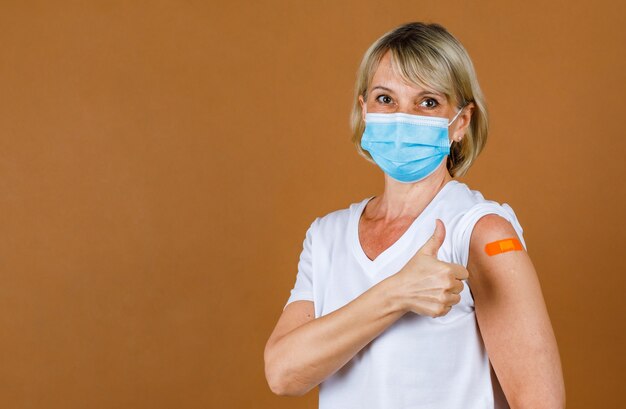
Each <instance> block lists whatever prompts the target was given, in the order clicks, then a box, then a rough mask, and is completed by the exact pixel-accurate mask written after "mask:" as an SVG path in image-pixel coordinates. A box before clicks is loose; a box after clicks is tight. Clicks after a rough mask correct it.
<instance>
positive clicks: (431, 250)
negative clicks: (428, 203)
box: [417, 219, 446, 257]
mask: <svg viewBox="0 0 626 409" xmlns="http://www.w3.org/2000/svg"><path fill="white" fill-rule="evenodd" d="M435 223H436V226H435V232H434V233H433V235H432V236H430V239H428V241H427V242H426V243H424V245H423V246H422V248H421V249H419V250H418V251H417V252H418V253H419V254H425V255H427V256H432V257H437V252H438V251H439V247H441V245H442V244H443V240H444V239H445V238H446V226H444V224H443V222H442V221H441V220H440V219H437V220H436V221H435Z"/></svg>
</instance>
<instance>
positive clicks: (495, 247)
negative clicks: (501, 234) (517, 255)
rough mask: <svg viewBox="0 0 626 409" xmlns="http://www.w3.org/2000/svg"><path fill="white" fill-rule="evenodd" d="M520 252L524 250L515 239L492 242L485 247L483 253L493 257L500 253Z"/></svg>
mask: <svg viewBox="0 0 626 409" xmlns="http://www.w3.org/2000/svg"><path fill="white" fill-rule="evenodd" d="M521 250H524V247H523V246H522V243H520V241H519V240H518V239H517V238H515V237H511V238H510V239H503V240H498V241H494V242H491V243H487V245H485V253H487V254H488V255H490V256H495V255H496V254H500V253H506V252H507V251H521Z"/></svg>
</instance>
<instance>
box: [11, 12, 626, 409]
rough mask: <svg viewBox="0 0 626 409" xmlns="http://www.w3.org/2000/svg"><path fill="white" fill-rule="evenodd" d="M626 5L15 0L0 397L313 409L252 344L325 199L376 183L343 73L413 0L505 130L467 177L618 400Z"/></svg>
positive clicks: (270, 321)
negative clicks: (505, 206) (269, 382)
mask: <svg viewBox="0 0 626 409" xmlns="http://www.w3.org/2000/svg"><path fill="white" fill-rule="evenodd" d="M81 3H85V4H81ZM86 3H89V4H88V5H86ZM624 15H626V9H625V7H624V2H621V1H617V0H616V1H596V2H588V1H574V2H572V1H526V2H512V1H511V2H502V1H495V0H494V1H472V2H470V1H437V2H434V1H416V0H411V1H386V2H380V1H364V0H361V1H344V2H333V1H322V2H294V1H250V2H219V3H218V2H210V1H209V2H206V1H145V2H139V1H134V2H133V1H92V2H78V1H76V2H73V1H42V2H24V1H6V0H3V1H2V2H0V229H1V230H0V279H1V280H0V407H3V408H207V407H210V408H314V407H315V406H316V400H317V399H316V396H315V393H311V394H309V395H307V396H306V397H303V398H298V399H293V398H277V397H274V396H273V395H272V394H271V393H270V392H269V390H268V388H267V386H266V384H265V380H264V375H263V359H262V352H263V347H264V343H265V341H266V339H267V337H268V335H269V333H270V331H271V329H272V328H273V325H274V323H275V321H276V319H277V318H278V316H279V314H280V312H281V309H282V306H283V304H284V302H285V301H286V299H287V296H288V292H289V290H290V288H291V286H292V285H293V282H294V279H295V273H296V265H297V260H298V256H299V254H300V250H301V246H302V240H303V239H304V233H305V231H306V228H307V227H308V226H309V224H310V223H311V221H312V220H313V219H314V218H315V217H317V216H321V215H324V214H326V213H328V212H330V211H333V210H336V209H339V208H344V207H347V206H348V205H349V204H350V203H353V202H356V201H360V200H362V199H363V198H365V197H367V196H370V195H373V194H376V193H379V192H380V190H381V188H382V176H381V173H380V171H379V170H378V169H377V168H376V167H375V166H373V165H370V164H368V163H367V162H365V161H364V160H362V159H361V158H360V157H358V156H357V154H356V152H355V150H354V148H353V146H352V145H351V143H350V142H349V138H350V135H349V129H348V115H349V109H350V104H351V97H352V92H353V91H352V85H353V83H354V77H355V71H356V68H357V65H358V63H359V60H360V58H361V56H362V54H363V52H364V51H365V49H366V48H367V46H368V45H369V44H370V43H371V42H373V41H374V40H375V39H376V38H377V37H378V36H380V35H381V34H382V33H383V32H385V31H387V30H389V29H391V28H393V27H395V26H396V25H398V24H401V23H404V22H408V21H413V20H423V21H435V22H440V23H442V24H444V25H445V26H446V27H447V28H448V29H449V30H450V31H451V32H452V33H453V34H455V35H456V36H458V37H459V38H460V39H461V41H462V42H463V43H464V44H465V46H466V47H467V49H468V50H469V52H470V54H471V56H472V58H473V60H474V63H475V65H476V69H477V72H478V76H479V79H480V81H481V84H482V87H483V89H484V91H485V94H486V96H487V101H488V103H489V107H490V112H491V117H492V122H491V124H492V133H491V136H490V138H491V139H490V141H489V144H488V146H487V149H486V151H484V153H483V155H482V156H481V157H480V159H479V161H478V162H477V163H476V165H475V166H474V167H473V168H472V169H471V171H470V174H469V175H468V176H467V177H466V178H464V179H463V181H464V182H466V183H468V184H469V185H470V186H471V187H472V188H473V189H478V190H481V191H482V192H483V194H484V195H485V197H487V198H489V199H493V200H497V201H500V202H507V203H509V204H510V205H511V206H512V207H513V208H514V209H515V211H516V212H517V215H518V217H519V219H520V221H521V223H522V226H523V227H524V229H525V238H526V240H527V243H528V246H529V252H530V254H531V256H532V257H533V260H534V262H535V264H536V267H537V270H538V272H539V274H540V279H541V282H542V285H543V289H544V294H545V298H546V301H547V303H548V307H549V311H550V313H551V317H552V321H553V325H554V329H555V331H556V334H557V338H558V342H559V345H560V350H561V354H562V360H563V367H564V371H565V380H566V384H567V393H568V402H569V407H570V408H605V407H606V408H608V407H617V406H619V405H620V404H623V402H622V400H621V399H620V397H619V396H620V395H622V392H621V389H622V386H623V381H624V376H623V371H624V369H625V366H626V365H625V359H624V353H623V347H624V344H625V335H624V314H625V313H626V308H625V305H624V299H625V297H624V289H625V288H626V282H625V278H624V276H625V271H624V268H623V262H622V260H621V257H623V255H624V250H623V246H624V243H625V242H626V234H625V223H624V221H623V214H624V210H625V203H624V202H625V201H624V198H625V189H624V175H625V169H624V168H625V164H624V153H623V152H624V149H625V148H626V143H625V142H624V131H623V129H624V119H623V118H624V117H625V115H626V114H625V112H624V103H623V101H624V95H625V94H626V86H625V82H624V72H626V66H625V65H626V64H625V58H624V51H623V49H624V44H626V41H625V40H626V39H625V33H626V27H625V25H624Z"/></svg>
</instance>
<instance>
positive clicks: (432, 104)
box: [420, 98, 439, 109]
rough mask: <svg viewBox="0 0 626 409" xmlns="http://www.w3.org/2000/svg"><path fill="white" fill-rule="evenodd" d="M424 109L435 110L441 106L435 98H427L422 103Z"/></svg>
mask: <svg viewBox="0 0 626 409" xmlns="http://www.w3.org/2000/svg"><path fill="white" fill-rule="evenodd" d="M420 105H421V106H423V107H424V108H429V109H433V108H436V107H438V106H439V101H437V100H436V99H434V98H426V99H425V100H423V101H422V102H421V103H420Z"/></svg>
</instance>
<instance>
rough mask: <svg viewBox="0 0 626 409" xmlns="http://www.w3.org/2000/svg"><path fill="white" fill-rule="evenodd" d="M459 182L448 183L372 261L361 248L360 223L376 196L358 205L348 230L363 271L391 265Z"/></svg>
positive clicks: (376, 270) (375, 270)
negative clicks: (434, 207) (429, 214)
mask: <svg viewBox="0 0 626 409" xmlns="http://www.w3.org/2000/svg"><path fill="white" fill-rule="evenodd" d="M458 183H459V182H458V181H456V180H451V181H449V182H447V183H446V184H445V185H443V187H442V188H441V189H440V190H439V191H438V192H437V194H436V195H435V197H433V199H432V200H431V201H430V202H429V203H428V204H427V205H426V207H425V208H424V210H422V212H421V213H420V214H419V215H418V216H417V217H416V218H415V220H413V222H412V223H411V225H410V226H409V228H408V229H407V230H406V231H405V232H404V233H403V234H402V235H401V236H400V237H399V238H398V240H396V241H395V242H394V243H393V244H392V245H391V246H389V247H387V248H386V249H385V250H384V251H383V252H382V253H380V254H379V255H378V257H376V258H375V259H374V260H370V259H369V257H367V255H366V254H365V251H363V247H362V246H361V241H360V240H359V221H360V220H361V215H362V214H363V211H364V209H365V206H366V205H367V204H368V203H369V202H370V200H372V199H373V198H374V197H375V196H370V197H368V198H366V199H364V200H363V201H362V202H361V203H358V204H357V205H356V208H355V209H354V210H353V211H352V212H351V213H350V222H349V225H348V228H349V229H350V232H349V234H348V238H349V240H350V242H351V243H350V244H351V247H352V250H353V253H354V256H355V257H356V258H357V260H358V261H359V264H361V267H363V269H364V270H365V271H367V272H369V273H371V274H375V273H377V272H378V271H379V270H380V268H381V267H383V266H384V265H386V264H387V263H389V262H390V261H391V260H393V258H394V257H395V256H397V254H398V252H400V251H402V250H403V249H405V248H406V247H407V245H408V244H409V243H410V241H411V238H412V237H414V231H415V229H417V226H419V225H420V222H421V221H422V220H423V219H424V217H425V215H426V214H428V213H429V212H430V210H431V209H432V208H433V206H434V205H435V203H436V202H438V201H440V200H441V198H442V196H443V194H444V193H445V191H447V190H448V189H449V188H450V186H452V185H455V184H458Z"/></svg>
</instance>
